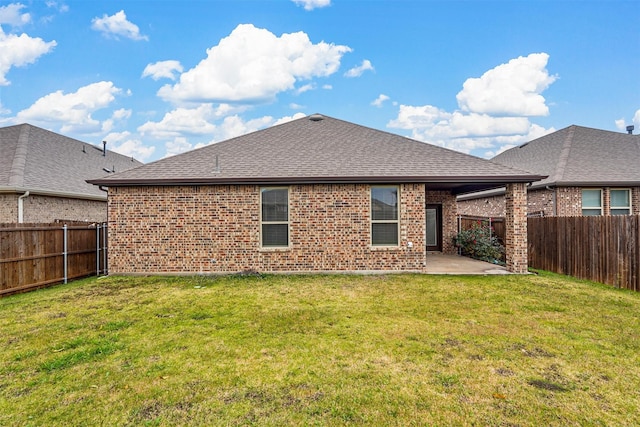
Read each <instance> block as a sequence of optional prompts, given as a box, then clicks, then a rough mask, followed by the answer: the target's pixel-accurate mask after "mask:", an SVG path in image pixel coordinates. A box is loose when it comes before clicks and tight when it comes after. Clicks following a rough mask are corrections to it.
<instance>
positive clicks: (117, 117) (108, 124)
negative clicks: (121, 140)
mask: <svg viewBox="0 0 640 427" xmlns="http://www.w3.org/2000/svg"><path fill="white" fill-rule="evenodd" d="M130 117H131V110H126V109H124V108H120V109H119V110H116V111H114V112H113V114H111V118H110V119H107V120H105V121H104V122H102V132H111V130H112V129H113V127H114V124H115V122H119V121H122V120H125V119H128V118H130Z"/></svg>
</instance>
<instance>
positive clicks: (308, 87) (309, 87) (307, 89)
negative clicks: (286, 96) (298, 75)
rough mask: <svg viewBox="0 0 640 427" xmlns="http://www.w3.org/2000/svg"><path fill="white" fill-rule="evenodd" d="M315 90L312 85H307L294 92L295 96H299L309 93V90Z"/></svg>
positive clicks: (314, 86)
mask: <svg viewBox="0 0 640 427" xmlns="http://www.w3.org/2000/svg"><path fill="white" fill-rule="evenodd" d="M315 88H316V85H315V84H313V83H309V84H306V85H303V86H300V87H299V88H298V89H297V90H296V95H300V94H302V93H305V92H309V91H310V90H314V89H315Z"/></svg>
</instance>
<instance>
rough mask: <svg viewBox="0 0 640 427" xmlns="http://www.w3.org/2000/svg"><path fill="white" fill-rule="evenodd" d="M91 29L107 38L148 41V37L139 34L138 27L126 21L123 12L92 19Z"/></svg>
mask: <svg viewBox="0 0 640 427" xmlns="http://www.w3.org/2000/svg"><path fill="white" fill-rule="evenodd" d="M91 28H92V29H94V30H96V31H100V32H101V33H102V34H104V35H105V36H107V37H114V38H116V39H117V38H118V37H125V38H128V39H131V40H147V41H148V40H149V37H147V36H145V35H142V34H140V29H139V28H138V26H137V25H136V24H134V23H132V22H130V21H128V20H127V15H126V14H125V13H124V10H121V11H120V12H118V13H116V14H114V15H111V16H107V14H104V15H102V18H93V19H92V20H91Z"/></svg>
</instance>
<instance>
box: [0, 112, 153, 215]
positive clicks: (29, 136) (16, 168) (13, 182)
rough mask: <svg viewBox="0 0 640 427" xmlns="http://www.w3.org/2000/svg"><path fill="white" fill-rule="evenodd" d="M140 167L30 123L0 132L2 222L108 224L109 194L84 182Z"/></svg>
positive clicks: (132, 162) (132, 160) (2, 129)
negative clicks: (105, 222)
mask: <svg viewBox="0 0 640 427" xmlns="http://www.w3.org/2000/svg"><path fill="white" fill-rule="evenodd" d="M141 164H142V163H140V162H138V161H137V160H134V159H133V158H131V157H127V156H123V155H121V154H117V153H114V152H113V151H109V150H106V151H104V146H103V147H95V146H93V145H91V144H88V143H86V142H81V141H78V140H76V139H72V138H67V137H65V136H62V135H59V134H57V133H54V132H50V131H48V130H44V129H41V128H38V127H36V126H32V125H29V124H21V125H16V126H8V127H4V128H0V223H21V222H29V223H38V222H54V221H56V220H65V221H106V220H107V193H106V191H103V190H101V189H100V188H99V187H96V186H94V185H91V184H88V183H87V182H86V180H87V179H92V178H99V177H102V176H104V175H107V174H109V173H113V172H119V171H125V170H127V169H131V168H134V167H136V166H140V165H141Z"/></svg>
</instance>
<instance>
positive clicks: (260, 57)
mask: <svg viewBox="0 0 640 427" xmlns="http://www.w3.org/2000/svg"><path fill="white" fill-rule="evenodd" d="M350 51H351V49H350V48H349V47H348V46H341V45H334V44H329V43H325V42H320V43H317V44H313V43H312V42H311V41H310V40H309V37H308V36H307V34H305V33H304V32H297V33H289V34H282V35H281V36H280V37H277V36H276V35H274V34H273V33H271V32H269V31H268V30H265V29H261V28H256V27H254V26H253V25H251V24H242V25H238V26H237V27H236V28H235V29H234V30H233V31H232V32H231V34H230V35H229V36H227V37H225V38H223V39H222V40H220V43H219V44H218V45H217V46H214V47H212V48H210V49H207V57H206V58H205V59H203V60H202V61H200V63H199V64H198V65H197V66H196V67H194V68H192V69H190V70H188V71H186V72H185V73H183V74H182V75H181V76H180V80H179V82H178V83H176V84H175V85H173V86H171V85H165V86H163V87H162V88H160V90H159V91H158V95H159V96H160V97H161V98H163V99H165V100H169V101H173V102H176V103H180V102H189V101H191V102H249V103H251V102H257V101H269V100H273V99H274V98H275V96H276V95H277V94H278V93H280V92H282V91H286V90H291V89H293V88H294V86H295V83H296V82H297V81H299V80H309V79H311V78H313V77H326V76H329V75H331V74H333V73H335V72H336V71H337V70H338V68H339V66H340V60H341V58H342V55H344V54H345V53H347V52H350Z"/></svg>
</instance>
